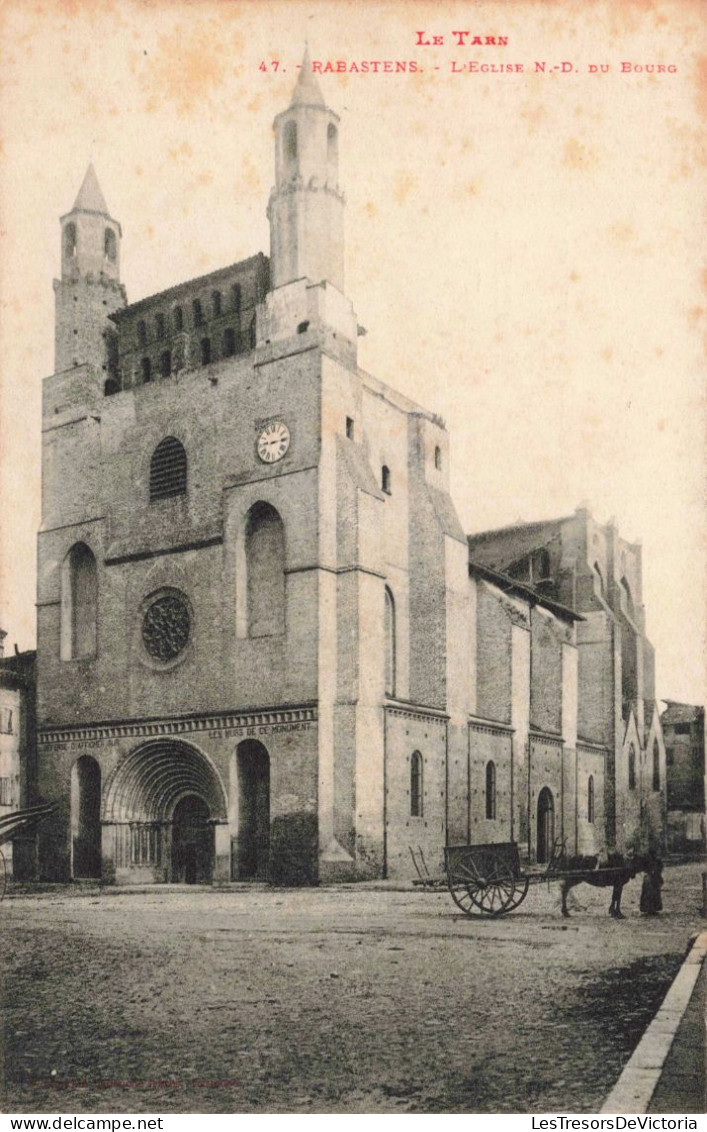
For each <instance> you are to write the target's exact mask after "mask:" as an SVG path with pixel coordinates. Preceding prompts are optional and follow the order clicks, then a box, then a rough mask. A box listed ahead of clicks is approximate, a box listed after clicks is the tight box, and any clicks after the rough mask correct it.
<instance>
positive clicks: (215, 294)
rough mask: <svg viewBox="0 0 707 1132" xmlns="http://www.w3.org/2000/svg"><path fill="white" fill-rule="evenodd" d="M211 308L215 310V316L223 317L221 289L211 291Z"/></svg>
mask: <svg viewBox="0 0 707 1132" xmlns="http://www.w3.org/2000/svg"><path fill="white" fill-rule="evenodd" d="M211 309H212V311H213V315H214V318H220V317H221V292H220V291H212V292H211Z"/></svg>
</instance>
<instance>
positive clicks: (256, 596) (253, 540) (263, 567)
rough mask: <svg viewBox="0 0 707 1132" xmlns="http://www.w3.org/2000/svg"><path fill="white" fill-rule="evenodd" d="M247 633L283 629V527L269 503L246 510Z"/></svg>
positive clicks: (263, 634)
mask: <svg viewBox="0 0 707 1132" xmlns="http://www.w3.org/2000/svg"><path fill="white" fill-rule="evenodd" d="M245 558H246V587H247V595H248V636H249V637H276V636H279V635H281V634H282V633H284V632H285V528H284V527H283V524H282V519H281V518H280V516H279V514H278V512H277V511H276V510H275V508H274V507H271V506H270V504H269V503H256V504H255V505H254V506H253V507H252V508H251V510H250V514H249V515H248V520H247V523H246V531H245Z"/></svg>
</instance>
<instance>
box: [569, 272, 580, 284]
mask: <svg viewBox="0 0 707 1132" xmlns="http://www.w3.org/2000/svg"><path fill="white" fill-rule="evenodd" d="M580 279H581V276H580V275H579V274H578V272H576V271H570V283H578V282H579V280H580Z"/></svg>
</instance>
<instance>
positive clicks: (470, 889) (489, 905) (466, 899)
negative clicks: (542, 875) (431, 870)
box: [448, 849, 527, 916]
mask: <svg viewBox="0 0 707 1132" xmlns="http://www.w3.org/2000/svg"><path fill="white" fill-rule="evenodd" d="M448 880H449V891H450V893H451V894H452V899H453V900H454V902H455V904H456V905H457V906H458V907H459V908H461V910H462V912H464V913H465V915H467V916H471V915H472V914H473V909H474V908H475V907H476V908H478V909H479V910H480V911H481V912H484V913H485V914H486V915H487V916H499V915H501V913H503V912H506V911H509V910H510V908H511V907H515V906H516V904H519V903H520V900H522V898H523V896H525V893H526V892H527V885H526V888H525V891H524V892H523V896H521V897H520V899H518V900H517V901H516V903H515V904H514V903H513V899H514V896H515V891H516V885H517V884H518V883H519V882H518V880H517V878H515V877H514V876H513V873H512V871H511V869H510V867H509V866H508V865H507V864H506V862H505V861H504V860H503V858H502V857H499V856H497V854H496V853H493V852H491V851H489V850H486V851H484V850H482V851H479V850H474V849H469V850H468V851H467V852H466V853H462V854H460V855H459V857H457V859H456V860H455V862H454V864H453V866H452V868H451V869H450V871H449V878H448Z"/></svg>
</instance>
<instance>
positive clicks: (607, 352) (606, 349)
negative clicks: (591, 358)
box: [601, 346, 614, 362]
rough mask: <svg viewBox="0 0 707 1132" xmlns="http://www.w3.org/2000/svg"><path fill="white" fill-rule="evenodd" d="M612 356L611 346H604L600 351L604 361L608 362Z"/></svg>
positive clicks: (612, 349)
mask: <svg viewBox="0 0 707 1132" xmlns="http://www.w3.org/2000/svg"><path fill="white" fill-rule="evenodd" d="M613 356H614V348H613V346H605V347H604V349H603V350H602V352H601V357H602V360H603V361H605V362H610V361H611V359H612V358H613Z"/></svg>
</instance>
